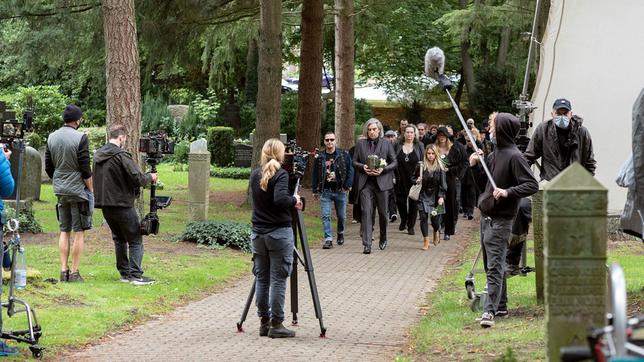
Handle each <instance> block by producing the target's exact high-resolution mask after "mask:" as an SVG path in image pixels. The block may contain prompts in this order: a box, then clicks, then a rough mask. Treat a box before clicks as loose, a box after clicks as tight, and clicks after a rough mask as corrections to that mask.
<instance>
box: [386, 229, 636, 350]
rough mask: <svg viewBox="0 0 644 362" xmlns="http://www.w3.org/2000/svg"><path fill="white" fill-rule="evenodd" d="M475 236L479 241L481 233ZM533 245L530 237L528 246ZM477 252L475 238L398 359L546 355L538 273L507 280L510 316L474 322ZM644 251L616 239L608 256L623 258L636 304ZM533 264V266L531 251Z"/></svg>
mask: <svg viewBox="0 0 644 362" xmlns="http://www.w3.org/2000/svg"><path fill="white" fill-rule="evenodd" d="M473 240H477V241H478V235H475V236H474V237H473ZM531 247H532V244H531V241H530V242H529V250H531ZM477 251H478V244H477V243H476V242H474V241H473V242H472V244H471V246H470V247H469V248H468V249H467V250H466V251H465V253H464V255H463V257H462V258H461V261H460V262H459V263H457V264H456V265H455V266H453V267H452V269H451V270H450V271H449V272H448V273H447V275H446V276H444V277H443V278H442V280H441V281H440V283H439V285H438V286H437V288H436V289H435V291H433V292H432V293H431V294H429V295H428V298H427V304H426V305H425V306H423V310H424V312H425V315H424V316H423V318H422V319H421V321H420V322H419V323H418V324H417V325H416V326H415V327H414V328H413V329H412V334H411V338H410V344H411V347H412V350H413V353H412V354H410V355H409V356H400V357H399V358H398V359H399V360H411V359H419V360H465V361H491V360H495V359H498V358H500V357H502V356H501V354H502V353H503V354H504V355H505V356H504V357H506V358H507V357H508V355H509V353H508V351H507V348H508V347H512V354H513V355H514V358H516V360H518V361H538V360H545V340H544V338H545V319H544V307H543V305H538V304H537V302H536V293H535V278H534V274H533V273H531V274H528V276H527V277H520V276H516V277H513V278H510V279H509V280H508V296H509V305H508V308H509V310H510V315H511V317H510V318H508V319H501V320H497V323H496V325H495V326H494V328H490V329H482V328H481V327H480V326H479V325H478V322H475V318H477V317H479V316H480V312H477V313H474V312H472V311H471V310H470V308H469V302H470V301H469V299H467V295H466V292H465V282H464V281H465V276H466V275H467V273H468V272H469V270H470V268H471V265H472V261H473V260H474V256H475V255H476V252H477ZM643 254H644V246H642V244H641V243H638V242H635V241H629V242H621V243H620V244H615V246H614V247H611V248H610V252H609V255H608V262H609V263H612V262H618V263H619V264H620V265H621V266H622V267H623V268H624V273H625V275H626V284H627V289H628V297H629V304H631V305H633V304H638V305H641V304H642V301H644V264H642V255H643ZM528 265H531V266H534V254H532V253H531V252H530V254H529V258H528ZM476 277H477V278H476V282H475V286H476V288H477V291H479V292H480V291H481V290H482V289H483V287H484V286H485V274H484V273H480V274H478V275H477V276H476ZM506 360H508V359H506ZM509 360H512V359H509Z"/></svg>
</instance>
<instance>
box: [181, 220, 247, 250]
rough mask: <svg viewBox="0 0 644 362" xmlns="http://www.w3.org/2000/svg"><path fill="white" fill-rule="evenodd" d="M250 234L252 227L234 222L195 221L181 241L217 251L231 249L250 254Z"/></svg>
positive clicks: (187, 228)
mask: <svg viewBox="0 0 644 362" xmlns="http://www.w3.org/2000/svg"><path fill="white" fill-rule="evenodd" d="M250 232H251V228H250V225H248V224H242V223H238V222H233V221H212V220H208V221H193V222H191V223H189V224H188V225H186V230H185V231H184V232H183V234H182V235H181V236H180V238H179V239H180V240H183V241H188V242H193V243H197V244H199V245H205V246H208V247H212V248H216V249H223V248H225V247H230V248H233V249H239V250H242V251H245V252H250Z"/></svg>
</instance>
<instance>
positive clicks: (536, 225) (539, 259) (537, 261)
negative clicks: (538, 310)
mask: <svg viewBox="0 0 644 362" xmlns="http://www.w3.org/2000/svg"><path fill="white" fill-rule="evenodd" d="M547 184H548V181H546V180H542V181H541V182H539V191H538V192H537V193H536V194H534V195H532V234H533V236H534V271H535V279H536V285H537V302H538V303H540V304H541V303H543V300H544V298H543V189H544V187H545V186H546V185H547Z"/></svg>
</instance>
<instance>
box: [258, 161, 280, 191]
mask: <svg viewBox="0 0 644 362" xmlns="http://www.w3.org/2000/svg"><path fill="white" fill-rule="evenodd" d="M281 167H282V165H280V163H279V162H277V160H275V159H272V160H270V161H268V162H267V163H266V164H265V165H263V166H262V178H261V179H260V181H259V187H260V188H261V189H262V190H263V191H266V190H267V189H268V181H269V180H270V179H271V178H272V177H273V176H275V173H276V172H277V170H279V169H280V168H281Z"/></svg>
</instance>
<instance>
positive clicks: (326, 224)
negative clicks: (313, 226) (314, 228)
mask: <svg viewBox="0 0 644 362" xmlns="http://www.w3.org/2000/svg"><path fill="white" fill-rule="evenodd" d="M331 203H334V204H335V214H336V216H337V217H338V235H341V234H344V224H345V222H346V219H347V193H346V192H342V191H340V192H332V191H329V190H324V191H322V194H321V195H320V206H322V228H323V229H324V241H328V240H333V230H332V229H331Z"/></svg>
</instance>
